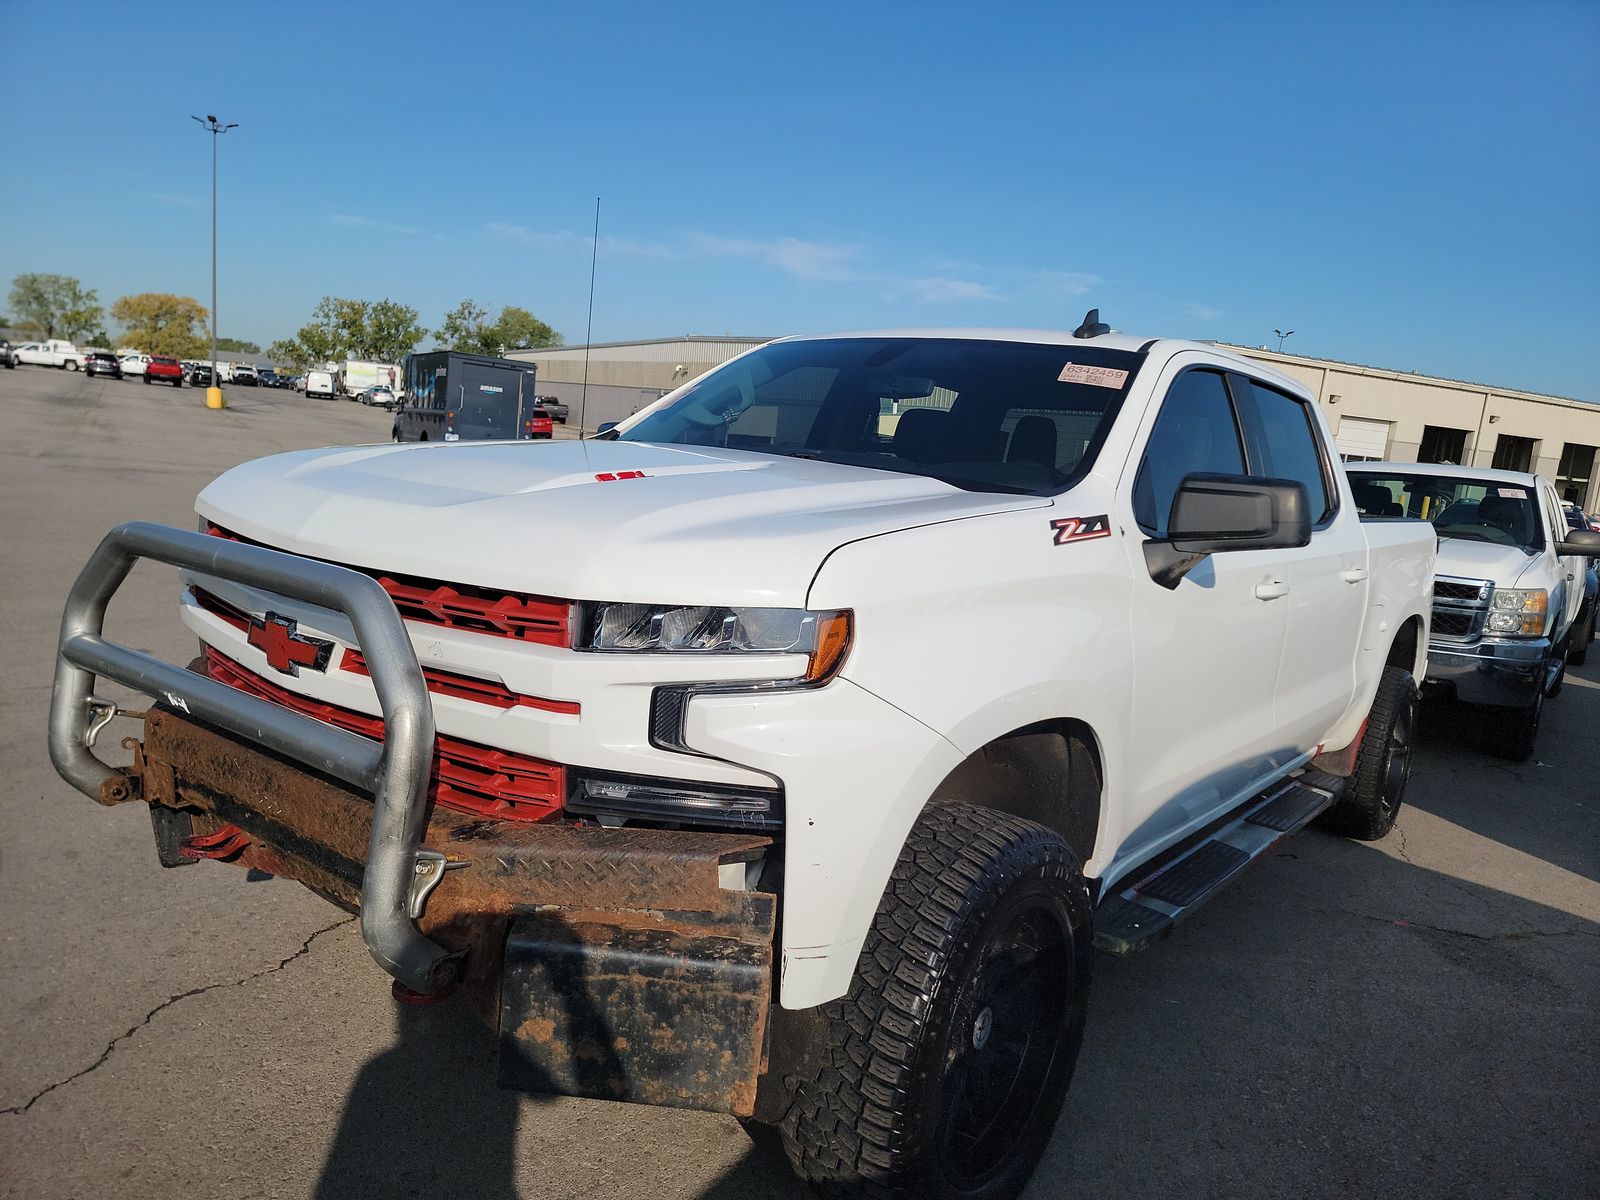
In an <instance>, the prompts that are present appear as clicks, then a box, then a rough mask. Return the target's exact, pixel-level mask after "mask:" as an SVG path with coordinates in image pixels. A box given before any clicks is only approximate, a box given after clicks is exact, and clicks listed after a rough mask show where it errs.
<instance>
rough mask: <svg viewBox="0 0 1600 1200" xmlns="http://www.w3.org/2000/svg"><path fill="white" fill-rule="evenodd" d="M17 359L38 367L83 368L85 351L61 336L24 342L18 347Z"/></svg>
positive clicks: (71, 369) (77, 369)
mask: <svg viewBox="0 0 1600 1200" xmlns="http://www.w3.org/2000/svg"><path fill="white" fill-rule="evenodd" d="M17 361H18V362H19V363H27V364H28V365H30V366H36V367H59V368H60V369H62V370H65V371H81V370H83V351H81V350H79V349H78V348H77V347H76V346H74V345H73V344H72V343H71V342H68V341H64V340H63V339H61V338H49V339H47V340H45V341H39V342H23V343H22V344H21V345H20V346H18V347H17Z"/></svg>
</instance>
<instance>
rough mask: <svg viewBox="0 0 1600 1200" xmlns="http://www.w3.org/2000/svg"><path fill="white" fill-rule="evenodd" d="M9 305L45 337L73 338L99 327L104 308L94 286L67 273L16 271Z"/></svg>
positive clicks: (22, 319)
mask: <svg viewBox="0 0 1600 1200" xmlns="http://www.w3.org/2000/svg"><path fill="white" fill-rule="evenodd" d="M11 307H12V309H13V310H14V311H15V313H16V315H17V317H18V318H19V319H20V320H21V321H23V322H24V323H26V324H28V325H31V326H33V327H35V328H37V329H40V330H42V331H43V332H44V336H45V337H59V338H67V339H69V340H74V341H75V340H77V339H78V338H80V337H82V336H83V335H84V334H86V333H89V332H91V331H92V330H95V329H96V328H98V326H99V325H100V323H101V322H102V321H103V320H104V319H105V311H106V310H105V309H104V308H103V307H101V305H100V302H99V297H98V296H96V295H95V291H94V289H93V288H87V289H85V288H84V287H83V286H82V285H81V284H80V283H79V282H78V281H77V280H76V279H73V278H72V277H71V276H70V275H33V274H29V275H18V276H17V277H16V278H15V279H13V280H12V281H11Z"/></svg>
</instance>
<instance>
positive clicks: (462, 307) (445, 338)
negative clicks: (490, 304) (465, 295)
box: [434, 300, 500, 354]
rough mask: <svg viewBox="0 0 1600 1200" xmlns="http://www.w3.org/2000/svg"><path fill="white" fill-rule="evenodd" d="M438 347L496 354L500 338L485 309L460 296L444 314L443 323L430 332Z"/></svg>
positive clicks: (469, 352)
mask: <svg viewBox="0 0 1600 1200" xmlns="http://www.w3.org/2000/svg"><path fill="white" fill-rule="evenodd" d="M434 337H435V338H436V339H438V342H439V348H440V349H441V350H461V351H463V352H465V353H468V354H499V353H500V341H499V338H498V336H497V333H496V330H495V327H494V326H493V325H492V324H490V322H489V310H488V309H487V308H484V307H483V306H482V305H481V304H475V303H474V302H473V301H471V300H463V301H462V302H461V303H460V304H458V305H456V306H455V307H454V308H452V309H451V310H450V311H449V312H447V313H445V315H444V324H442V325H440V326H439V330H438V332H437V333H435V334H434Z"/></svg>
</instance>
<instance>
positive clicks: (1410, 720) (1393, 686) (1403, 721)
mask: <svg viewBox="0 0 1600 1200" xmlns="http://www.w3.org/2000/svg"><path fill="white" fill-rule="evenodd" d="M1416 732H1417V685H1416V683H1415V682H1414V681H1413V680H1412V678H1411V672H1410V671H1407V670H1404V669H1403V668H1401V667H1385V668H1384V669H1383V675H1382V677H1381V678H1380V679H1379V680H1378V694H1377V695H1376V696H1374V697H1373V700H1372V710H1371V711H1370V712H1369V713H1368V714H1367V725H1366V729H1365V731H1364V732H1363V733H1362V735H1361V749H1360V751H1359V752H1358V753H1357V754H1356V769H1355V774H1353V775H1351V776H1350V781H1349V783H1348V784H1347V785H1346V786H1345V793H1344V796H1343V797H1342V798H1341V799H1340V800H1339V801H1338V802H1337V803H1336V804H1335V805H1334V806H1333V807H1332V808H1330V809H1329V810H1328V815H1327V818H1326V822H1325V823H1326V824H1327V826H1328V827H1329V828H1330V829H1332V830H1333V832H1335V833H1342V834H1343V835H1344V836H1345V837H1351V838H1356V839H1357V840H1359V841H1363V842H1375V841H1377V840H1378V839H1379V838H1383V837H1387V836H1388V834H1389V830H1391V829H1393V828H1394V820H1395V818H1396V817H1397V816H1399V815H1400V802H1401V801H1402V800H1403V799H1404V798H1405V794H1406V783H1407V781H1408V780H1410V778H1411V745H1412V742H1413V741H1414V740H1415V739H1416Z"/></svg>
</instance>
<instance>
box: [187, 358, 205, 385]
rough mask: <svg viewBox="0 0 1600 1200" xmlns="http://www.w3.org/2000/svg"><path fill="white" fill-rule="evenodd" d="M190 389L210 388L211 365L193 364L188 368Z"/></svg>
mask: <svg viewBox="0 0 1600 1200" xmlns="http://www.w3.org/2000/svg"><path fill="white" fill-rule="evenodd" d="M187 378H188V380H189V386H190V387H203V388H208V387H210V386H211V364H210V363H195V365H194V366H192V367H190V368H189V372H188V375H187Z"/></svg>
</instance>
